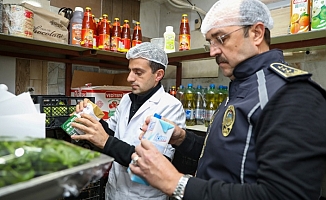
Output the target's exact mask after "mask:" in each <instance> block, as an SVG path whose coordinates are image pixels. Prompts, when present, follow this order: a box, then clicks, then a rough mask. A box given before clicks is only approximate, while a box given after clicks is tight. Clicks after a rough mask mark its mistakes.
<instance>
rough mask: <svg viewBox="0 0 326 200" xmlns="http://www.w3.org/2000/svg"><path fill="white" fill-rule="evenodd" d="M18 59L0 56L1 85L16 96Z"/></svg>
mask: <svg viewBox="0 0 326 200" xmlns="http://www.w3.org/2000/svg"><path fill="white" fill-rule="evenodd" d="M15 80H16V58H12V57H4V56H0V83H3V84H6V85H7V86H8V91H9V92H11V93H13V94H15V85H16V81H15Z"/></svg>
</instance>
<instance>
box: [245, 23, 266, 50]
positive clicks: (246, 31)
mask: <svg viewBox="0 0 326 200" xmlns="http://www.w3.org/2000/svg"><path fill="white" fill-rule="evenodd" d="M250 27H251V25H247V26H244V29H243V32H244V37H248V36H249V34H248V32H249V29H250ZM264 40H265V42H266V43H267V45H268V46H271V32H270V30H269V29H268V28H265V33H264Z"/></svg>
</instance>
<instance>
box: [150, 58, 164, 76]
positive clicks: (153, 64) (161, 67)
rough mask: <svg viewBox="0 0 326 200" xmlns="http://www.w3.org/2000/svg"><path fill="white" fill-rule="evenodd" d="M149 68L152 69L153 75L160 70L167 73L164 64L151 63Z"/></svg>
mask: <svg viewBox="0 0 326 200" xmlns="http://www.w3.org/2000/svg"><path fill="white" fill-rule="evenodd" d="M149 66H150V67H151V69H152V73H153V74H154V73H155V72H156V71H157V70H159V69H163V70H164V71H165V67H164V66H163V65H162V64H159V63H156V62H153V61H149Z"/></svg>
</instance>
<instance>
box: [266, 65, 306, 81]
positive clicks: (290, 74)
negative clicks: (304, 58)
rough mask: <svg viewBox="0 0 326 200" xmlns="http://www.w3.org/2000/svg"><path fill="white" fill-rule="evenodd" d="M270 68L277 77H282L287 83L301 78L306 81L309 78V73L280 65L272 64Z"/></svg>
mask: <svg viewBox="0 0 326 200" xmlns="http://www.w3.org/2000/svg"><path fill="white" fill-rule="evenodd" d="M270 68H271V69H272V70H273V71H274V72H275V73H277V74H278V75H279V76H281V77H283V78H284V79H286V80H288V81H291V80H297V79H302V78H305V79H306V78H308V77H310V76H311V74H310V73H309V72H306V71H303V70H300V69H296V68H293V67H290V66H287V65H285V64H282V63H272V64H271V65H270Z"/></svg>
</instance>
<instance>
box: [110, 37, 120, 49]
mask: <svg viewBox="0 0 326 200" xmlns="http://www.w3.org/2000/svg"><path fill="white" fill-rule="evenodd" d="M119 42H120V37H117V36H113V37H111V51H118V48H119Z"/></svg>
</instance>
